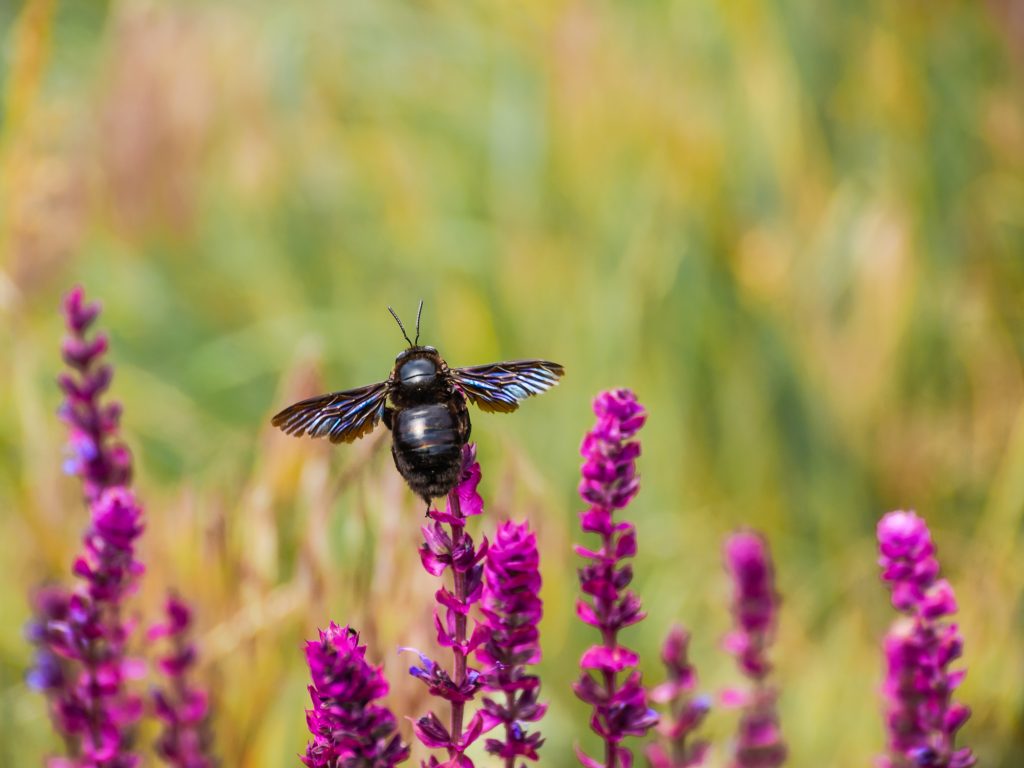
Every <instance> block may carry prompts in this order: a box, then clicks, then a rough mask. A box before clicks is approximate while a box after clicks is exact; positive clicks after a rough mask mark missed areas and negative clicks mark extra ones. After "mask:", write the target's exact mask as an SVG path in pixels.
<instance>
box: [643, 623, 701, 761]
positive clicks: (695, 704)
mask: <svg viewBox="0 0 1024 768" xmlns="http://www.w3.org/2000/svg"><path fill="white" fill-rule="evenodd" d="M689 644H690V634H689V633H688V632H687V631H686V630H685V629H683V628H682V627H681V626H675V627H673V628H672V629H671V630H670V631H669V633H668V637H666V638H665V643H664V645H663V646H662V648H661V660H662V663H664V665H665V670H666V672H667V673H668V674H667V677H668V679H667V680H666V681H665V682H664V683H662V684H661V685H659V686H657V687H655V688H654V690H653V691H651V700H652V701H654V702H656V703H658V704H662V705H664V706H665V707H667V710H668V713H667V714H668V716H667V717H663V718H662V719H661V722H660V723H658V735H659V736H660V737H661V740H660V742H657V743H654V744H651V745H649V746H648V747H647V750H646V754H647V761H648V762H649V763H650V764H651V768H694V766H700V765H704V759H705V757H707V753H708V748H709V745H708V743H707V742H706V741H695V742H692V743H688V740H689V739H690V737H691V736H692V735H693V732H694V731H696V730H697V728H699V727H700V724H701V723H702V722H703V721H704V718H705V717H706V716H707V713H708V711H709V710H710V708H711V702H710V699H709V698H708V697H707V696H695V695H694V690H695V689H696V688H697V670H696V669H694V667H693V665H692V664H691V663H690V660H689V656H688V652H687V649H688V646H689Z"/></svg>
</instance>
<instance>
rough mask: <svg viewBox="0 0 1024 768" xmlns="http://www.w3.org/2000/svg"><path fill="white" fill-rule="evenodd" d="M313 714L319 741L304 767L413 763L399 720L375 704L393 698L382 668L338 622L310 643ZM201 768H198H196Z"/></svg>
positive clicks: (376, 767) (375, 767)
mask: <svg viewBox="0 0 1024 768" xmlns="http://www.w3.org/2000/svg"><path fill="white" fill-rule="evenodd" d="M306 660H307V662H308V663H309V672H310V675H311V677H312V680H313V683H312V685H310V686H309V696H310V698H311V699H312V701H313V708H312V709H309V710H306V722H307V724H308V725H309V732H310V733H311V734H312V736H313V741H311V742H310V743H309V744H308V745H307V747H306V754H305V755H303V756H302V762H303V763H305V764H306V765H307V766H309V768H390V767H391V766H394V765H398V764H399V763H401V762H403V761H404V760H406V759H407V758H408V757H409V747H408V746H407V745H405V744H403V743H402V741H401V739H400V738H399V735H398V727H397V724H396V722H395V716H394V715H393V714H391V710H389V709H388V708H387V707H385V706H383V705H381V704H377V703H375V702H376V701H377V700H378V699H380V698H383V697H384V696H386V695H387V692H388V684H387V681H386V680H385V679H384V676H383V674H382V673H381V670H380V668H379V667H374V666H371V665H370V664H369V663H368V662H367V661H366V646H365V645H360V644H359V634H358V633H357V632H356V631H355V630H353V629H351V628H349V627H344V628H341V627H339V626H338V625H337V624H335V623H334V622H331V625H330V626H329V627H328V628H327V629H326V630H321V631H320V639H319V640H312V641H310V642H308V643H306ZM196 765H198V764H196Z"/></svg>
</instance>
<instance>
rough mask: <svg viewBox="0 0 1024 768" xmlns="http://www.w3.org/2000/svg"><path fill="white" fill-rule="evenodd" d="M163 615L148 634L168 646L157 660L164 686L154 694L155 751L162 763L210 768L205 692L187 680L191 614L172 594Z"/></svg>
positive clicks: (193, 654)
mask: <svg viewBox="0 0 1024 768" xmlns="http://www.w3.org/2000/svg"><path fill="white" fill-rule="evenodd" d="M164 614H165V617H166V618H165V620H164V622H163V623H162V624H157V625H156V626H154V627H152V628H151V629H150V630H149V632H148V633H147V638H148V639H149V640H151V641H153V640H159V639H161V638H166V640H167V643H168V649H167V652H165V653H164V654H163V655H162V656H160V657H159V658H158V659H157V667H158V668H159V670H160V672H162V673H163V674H164V676H166V678H167V683H166V684H165V685H164V686H163V687H162V688H157V689H155V690H154V691H153V705H154V709H155V711H156V716H157V717H158V718H159V719H160V720H161V721H162V723H163V731H162V733H161V734H160V738H159V740H158V741H157V743H156V752H157V754H158V755H159V756H160V759H161V760H163V761H164V762H165V763H167V764H168V765H173V766H176V767H177V768H212V766H214V765H215V763H214V761H213V759H212V758H211V757H210V746H211V745H210V735H209V732H208V729H207V727H206V719H207V714H208V712H209V702H208V700H207V696H206V692H205V691H203V690H202V689H200V688H196V687H193V686H192V685H190V684H189V680H188V673H189V670H190V669H191V668H192V667H193V666H194V665H195V661H196V649H195V646H194V645H193V644H192V643H191V642H190V641H189V630H190V629H191V625H192V611H191V610H190V609H189V607H188V605H187V604H186V603H185V602H183V601H182V600H181V599H180V598H178V597H177V596H176V595H173V594H172V595H169V596H168V597H167V601H166V602H165V603H164Z"/></svg>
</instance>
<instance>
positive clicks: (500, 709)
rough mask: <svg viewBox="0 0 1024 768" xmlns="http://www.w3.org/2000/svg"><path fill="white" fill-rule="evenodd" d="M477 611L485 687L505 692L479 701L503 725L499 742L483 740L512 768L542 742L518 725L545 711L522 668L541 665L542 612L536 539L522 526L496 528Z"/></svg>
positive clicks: (533, 679) (535, 682) (536, 685)
mask: <svg viewBox="0 0 1024 768" xmlns="http://www.w3.org/2000/svg"><path fill="white" fill-rule="evenodd" d="M482 609H483V613H484V617H485V619H486V621H485V626H486V627H487V631H488V636H487V641H486V642H485V643H484V644H483V645H482V646H480V647H479V648H477V651H476V655H477V658H478V659H479V660H480V661H481V662H482V663H483V664H484V665H485V667H486V668H487V670H488V671H487V672H486V674H485V675H484V688H485V689H486V690H487V691H490V692H492V693H501V692H503V693H504V694H505V698H504V701H503V702H501V701H498V700H496V699H495V698H485V699H484V700H483V708H484V712H485V713H486V715H487V716H488V717H489V719H490V720H491V721H493V722H494V723H500V724H502V725H504V727H505V737H504V740H502V739H497V738H491V739H487V742H486V749H487V751H488V752H489V753H491V754H492V755H496V756H498V757H501V758H503V760H504V761H505V766H506V768H514V766H515V764H516V759H517V758H519V757H525V758H528V759H530V760H537V759H538V756H537V749H538V748H539V747H540V746H541V745H542V744H543V743H544V739H542V738H541V736H540V733H536V732H535V733H529V732H527V731H526V729H525V728H524V727H523V724H524V723H533V722H537V721H539V720H540V719H541V718H542V717H543V716H544V713H545V712H546V711H547V705H546V704H540V703H538V702H537V696H538V695H539V693H540V678H539V677H537V676H536V675H531V674H529V673H528V672H527V670H526V667H527V665H528V664H536V663H538V662H539V661H540V644H539V642H540V633H539V631H538V629H537V625H538V623H539V622H540V619H541V613H542V605H541V600H540V556H539V554H538V553H537V537H536V536H535V535H534V534H533V533H532V532H531V531H530V527H529V525H527V524H526V523H523V524H521V525H516V524H515V523H512V522H506V523H504V524H502V525H501V526H500V527H499V528H498V532H497V534H496V536H495V538H494V543H493V544H492V545H491V548H490V549H489V550H488V552H487V562H486V564H485V566H484V589H483V601H482Z"/></svg>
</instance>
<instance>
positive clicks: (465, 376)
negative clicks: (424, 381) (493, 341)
mask: <svg viewBox="0 0 1024 768" xmlns="http://www.w3.org/2000/svg"><path fill="white" fill-rule="evenodd" d="M564 373H565V369H564V368H563V367H562V366H560V365H559V364H558V363H550V362H548V361H547V360H512V361H510V362H507V363H492V364H491V365H476V366H473V367H472V368H452V369H451V370H450V371H449V376H451V378H452V380H453V381H454V382H455V385H456V386H457V387H458V388H459V389H460V390H462V392H463V394H465V396H466V397H467V398H468V399H469V401H470V402H471V403H473V404H474V405H476V406H477V407H478V408H480V409H481V410H484V411H498V412H501V413H511V412H512V411H514V410H515V409H516V408H518V407H519V401H520V400H525V399H526V398H527V397H530V396H531V395H539V394H540V393H541V392H544V391H545V390H548V389H551V387H553V386H555V384H557V383H558V380H559V379H560V378H561V377H562V375H563V374H564Z"/></svg>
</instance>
